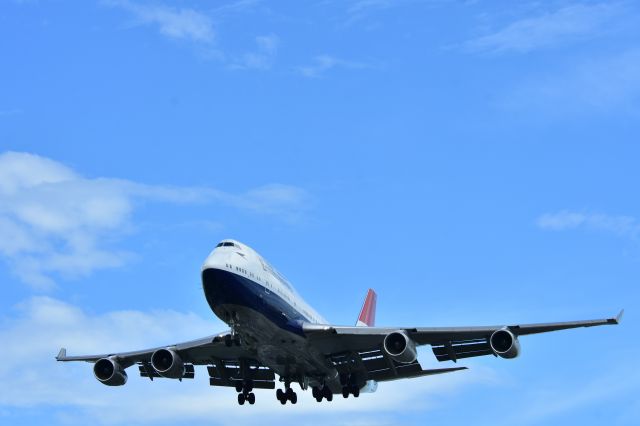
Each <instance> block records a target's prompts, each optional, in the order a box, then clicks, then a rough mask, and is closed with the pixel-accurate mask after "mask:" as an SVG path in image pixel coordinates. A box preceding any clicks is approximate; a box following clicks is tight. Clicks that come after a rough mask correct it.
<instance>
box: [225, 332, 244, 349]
mask: <svg viewBox="0 0 640 426" xmlns="http://www.w3.org/2000/svg"><path fill="white" fill-rule="evenodd" d="M224 345H225V346H226V347H228V348H230V347H231V346H233V345H236V346H240V345H241V341H240V336H238V335H237V334H235V333H231V334H227V335H225V336H224Z"/></svg>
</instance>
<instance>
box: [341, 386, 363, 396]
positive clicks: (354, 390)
mask: <svg viewBox="0 0 640 426" xmlns="http://www.w3.org/2000/svg"><path fill="white" fill-rule="evenodd" d="M349 394H351V395H353V396H354V397H355V398H357V397H359V396H360V388H359V387H358V386H355V385H352V386H344V387H343V388H342V397H343V398H349Z"/></svg>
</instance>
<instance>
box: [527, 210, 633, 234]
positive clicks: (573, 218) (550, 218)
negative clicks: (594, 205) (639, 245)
mask: <svg viewBox="0 0 640 426" xmlns="http://www.w3.org/2000/svg"><path fill="white" fill-rule="evenodd" d="M537 225H538V227H540V228H541V229H546V230H552V231H563V230H567V229H578V228H585V229H590V230H596V231H603V232H609V233H612V234H615V235H618V236H620V237H626V238H636V237H637V236H638V233H640V223H639V222H638V221H637V220H636V219H635V218H634V217H631V216H611V215H606V214H602V213H580V212H571V211H567V210H563V211H560V212H557V213H546V214H543V215H542V216H540V217H539V218H538V220H537Z"/></svg>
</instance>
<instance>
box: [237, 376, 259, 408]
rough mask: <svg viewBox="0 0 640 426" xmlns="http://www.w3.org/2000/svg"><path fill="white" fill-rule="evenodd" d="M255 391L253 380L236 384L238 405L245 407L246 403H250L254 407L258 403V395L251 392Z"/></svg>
mask: <svg viewBox="0 0 640 426" xmlns="http://www.w3.org/2000/svg"><path fill="white" fill-rule="evenodd" d="M252 390H253V382H252V381H251V380H245V381H244V382H240V381H239V382H237V383H236V391H237V392H239V393H238V404H240V405H244V402H245V401H246V402H248V403H249V404H251V405H253V404H255V403H256V395H255V394H254V393H253V392H251V391H252Z"/></svg>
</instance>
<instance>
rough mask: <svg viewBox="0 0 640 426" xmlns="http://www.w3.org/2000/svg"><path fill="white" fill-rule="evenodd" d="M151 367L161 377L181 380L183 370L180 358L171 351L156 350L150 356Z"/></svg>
mask: <svg viewBox="0 0 640 426" xmlns="http://www.w3.org/2000/svg"><path fill="white" fill-rule="evenodd" d="M151 366H152V367H153V368H154V369H155V370H156V371H157V372H158V374H160V375H161V376H162V377H166V378H168V379H182V378H183V377H184V373H185V368H184V362H182V358H180V356H179V355H178V354H177V353H175V352H174V351H172V350H171V349H158V350H157V351H155V352H154V353H153V355H151Z"/></svg>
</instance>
